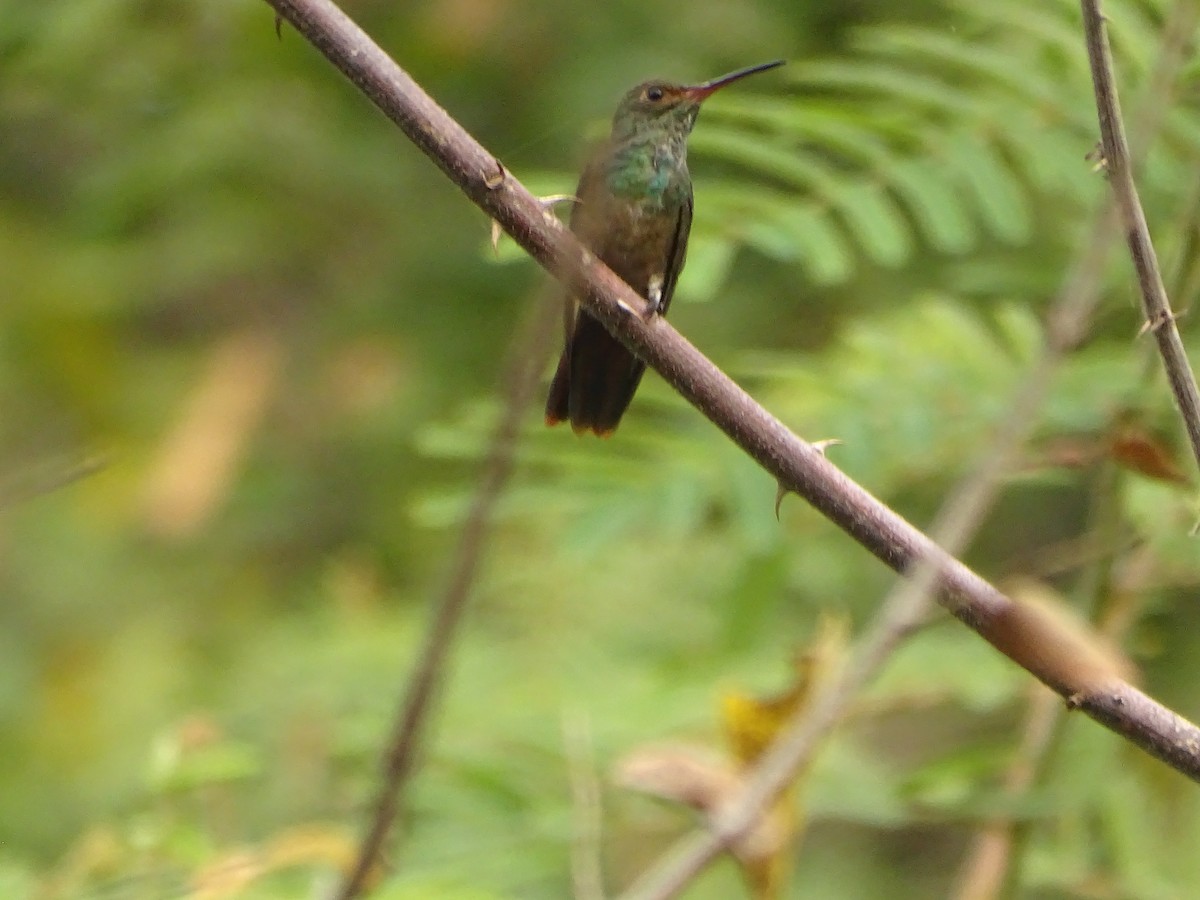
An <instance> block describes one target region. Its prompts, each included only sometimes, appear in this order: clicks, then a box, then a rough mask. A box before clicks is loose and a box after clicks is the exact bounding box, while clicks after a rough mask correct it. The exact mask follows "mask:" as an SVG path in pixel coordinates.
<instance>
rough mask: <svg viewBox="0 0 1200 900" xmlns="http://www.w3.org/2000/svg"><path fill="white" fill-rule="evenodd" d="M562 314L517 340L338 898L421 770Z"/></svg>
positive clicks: (542, 314)
mask: <svg viewBox="0 0 1200 900" xmlns="http://www.w3.org/2000/svg"><path fill="white" fill-rule="evenodd" d="M560 316H561V311H560V308H559V300H558V298H557V297H555V296H545V297H542V298H540V300H539V301H538V303H537V305H536V306H535V308H534V309H533V311H532V313H531V318H530V321H529V322H528V323H527V324H526V327H525V328H524V329H523V331H522V333H520V334H519V335H518V336H517V339H516V340H515V341H514V342H513V346H512V350H511V351H510V354H509V364H508V365H507V366H506V367H505V369H506V374H505V380H504V384H505V386H506V390H505V391H504V406H503V409H502V410H501V411H500V415H499V417H498V420H497V423H496V429H495V431H494V433H493V434H492V437H491V441H490V443H489V445H488V452H487V456H486V458H485V459H484V463H483V474H482V476H481V477H480V481H479V486H478V488H477V489H476V492H475V497H474V499H473V500H472V503H471V508H470V511H469V512H468V513H467V518H466V521H465V522H464V523H463V529H462V532H461V534H460V535H459V539H458V545H457V546H456V547H455V550H454V555H453V556H452V557H451V567H450V577H449V581H448V582H447V583H446V586H445V588H444V589H443V590H442V593H441V595H440V597H439V598H438V600H437V603H436V606H435V607H434V610H433V614H432V617H431V619H430V622H429V626H428V629H427V631H426V634H425V640H424V643H423V645H422V647H421V654H420V657H419V658H418V659H417V662H416V665H415V666H414V667H413V672H412V675H411V676H410V678H409V680H408V683H407V686H406V688H405V693H404V697H403V699H402V701H401V704H400V709H399V710H398V711H397V714H396V722H395V725H394V726H393V728H392V736H391V738H390V739H389V741H388V748H387V751H386V753H385V755H384V761H383V775H382V780H381V782H380V784H379V788H378V792H377V794H376V797H375V802H374V803H373V804H372V807H371V813H370V818H369V821H368V823H367V827H366V831H365V833H364V835H363V838H362V841H361V843H360V845H359V849H358V856H357V858H356V859H355V861H354V866H353V868H352V869H351V870H350V873H349V874H348V875H347V876H346V880H345V881H344V882H343V884H342V886H341V889H340V891H339V892H338V894H337V897H338V900H353V898H355V897H358V896H360V895H361V894H362V892H363V891H364V890H365V889H366V888H367V886H368V882H369V881H370V880H371V876H372V873H373V872H374V871H375V869H376V866H377V864H378V863H379V861H380V859H381V858H382V856H383V845H384V842H385V841H386V840H387V836H388V833H389V832H390V831H391V827H392V822H393V821H394V820H395V818H396V812H397V810H398V809H399V808H400V801H401V799H402V796H403V792H404V788H405V786H406V785H407V783H408V781H409V779H410V777H411V776H412V773H413V771H414V770H415V768H416V765H417V757H418V753H419V751H420V749H421V738H422V735H423V733H424V731H425V723H426V722H427V721H428V719H429V713H430V710H431V708H432V706H433V701H434V698H435V695H436V692H437V689H438V686H439V684H440V682H441V680H442V678H443V671H444V670H445V667H446V663H447V660H448V658H449V654H450V648H451V646H452V645H453V643H454V638H455V636H456V634H457V633H458V625H459V622H461V621H462V616H463V612H464V611H465V610H466V608H467V602H468V600H469V599H470V594H471V585H472V583H473V582H474V580H475V573H476V571H477V570H478V568H479V561H480V558H481V557H482V555H483V550H484V547H485V545H486V544H487V539H488V534H489V531H490V529H491V524H492V512H493V511H494V509H495V507H496V502H497V501H498V500H499V498H500V494H501V492H502V491H503V489H504V485H505V483H506V482H507V481H508V477H509V475H510V474H511V473H512V468H513V456H514V453H515V449H516V444H517V439H518V437H519V435H520V431H521V420H522V419H523V418H524V416H525V413H526V412H528V410H529V406H530V403H531V402H532V400H533V398H534V396H535V395H536V393H537V389H538V386H539V384H540V382H541V377H542V368H543V367H544V364H545V360H546V355H547V352H548V350H549V347H550V341H551V339H552V336H553V334H554V329H555V325H556V324H557V323H558V321H559V319H560Z"/></svg>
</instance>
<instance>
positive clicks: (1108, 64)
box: [1080, 0, 1200, 466]
mask: <svg viewBox="0 0 1200 900" xmlns="http://www.w3.org/2000/svg"><path fill="white" fill-rule="evenodd" d="M1080 7H1081V9H1082V10H1083V32H1084V38H1085V41H1086V43H1087V53H1088V60H1089V62H1090V63H1091V68H1092V84H1093V86H1094V88H1095V92H1096V110H1097V113H1098V115H1099V121H1100V139H1101V144H1102V146H1103V150H1104V165H1105V169H1106V171H1107V172H1108V178H1109V181H1110V182H1111V183H1112V189H1113V194H1114V196H1115V197H1116V199H1117V206H1118V207H1119V208H1120V210H1121V219H1122V221H1123V222H1124V224H1125V238H1126V240H1127V241H1128V243H1129V254H1130V256H1131V257H1132V259H1133V265H1134V268H1135V269H1136V270H1137V277H1138V287H1139V288H1140V289H1141V294H1142V309H1143V312H1144V313H1145V316H1146V324H1145V327H1146V328H1148V329H1149V330H1150V331H1151V332H1152V333H1153V334H1154V339H1155V341H1157V343H1158V352H1159V354H1160V355H1161V356H1162V359H1163V367H1164V369H1165V370H1166V373H1167V380H1168V381H1169V382H1170V384H1171V391H1172V392H1173V393H1174V395H1175V403H1176V405H1177V406H1178V407H1179V414H1180V415H1181V416H1182V417H1183V424H1184V428H1185V429H1186V430H1187V435H1188V440H1189V441H1190V442H1191V445H1192V455H1193V456H1194V457H1195V459H1196V464H1197V465H1198V466H1200V390H1197V388H1196V376H1195V375H1194V374H1193V373H1192V368H1191V365H1190V364H1189V363H1188V358H1187V353H1186V352H1185V351H1184V349H1183V340H1182V339H1181V338H1180V337H1179V329H1178V328H1177V327H1176V326H1175V313H1174V312H1172V311H1171V303H1170V301H1169V300H1168V299H1167V290H1166V288H1165V287H1164V286H1163V280H1162V274H1161V272H1160V271H1159V268H1158V257H1157V255H1156V254H1155V252H1154V244H1153V243H1152V242H1151V240H1150V229H1149V227H1148V226H1147V224H1146V215H1145V213H1144V212H1143V211H1142V204H1141V200H1139V198H1138V192H1137V185H1135V184H1134V181H1133V167H1132V165H1131V163H1130V161H1129V146H1128V144H1127V142H1126V140H1125V125H1124V123H1123V122H1122V120H1121V107H1120V103H1119V101H1118V99H1117V87H1116V79H1115V77H1114V75H1113V65H1112V53H1111V51H1110V50H1109V46H1108V34H1107V31H1106V29H1105V25H1104V21H1105V19H1104V14H1103V13H1102V12H1101V11H1100V0H1080Z"/></svg>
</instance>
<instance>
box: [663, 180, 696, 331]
mask: <svg viewBox="0 0 1200 900" xmlns="http://www.w3.org/2000/svg"><path fill="white" fill-rule="evenodd" d="M691 231H692V191H691V187H690V185H689V187H688V192H687V201H686V202H685V203H684V204H683V206H682V207H681V208H680V210H679V218H678V220H677V221H676V223H675V234H674V235H673V236H672V239H671V250H670V252H669V253H668V254H667V266H666V269H665V270H664V271H663V285H662V299H661V300H660V301H659V304H658V313H659V315H662V316H665V315H666V314H667V307H668V306H670V305H671V298H672V297H673V296H674V295H675V282H677V281H678V280H679V273H680V272H682V271H683V264H684V262H686V261H687V245H688V235H689V234H690V233H691Z"/></svg>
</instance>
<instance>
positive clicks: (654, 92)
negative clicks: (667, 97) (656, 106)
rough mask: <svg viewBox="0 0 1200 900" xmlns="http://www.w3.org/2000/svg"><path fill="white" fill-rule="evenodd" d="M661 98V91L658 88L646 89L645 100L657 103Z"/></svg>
mask: <svg viewBox="0 0 1200 900" xmlns="http://www.w3.org/2000/svg"><path fill="white" fill-rule="evenodd" d="M662 98H663V89H662V88H660V87H651V88H646V99H647V100H649V101H650V102H652V103H657V102H658V101H659V100H661V99H662Z"/></svg>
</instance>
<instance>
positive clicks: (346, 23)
mask: <svg viewBox="0 0 1200 900" xmlns="http://www.w3.org/2000/svg"><path fill="white" fill-rule="evenodd" d="M267 2H268V3H269V4H270V5H271V6H272V7H274V8H275V10H276V11H277V12H278V13H279V14H280V15H281V16H282V17H283V18H284V19H286V20H287V21H289V22H290V23H291V24H292V25H294V26H295V27H296V28H297V29H298V30H299V31H300V32H301V33H302V34H304V35H305V36H306V37H307V38H308V39H309V40H310V41H311V42H312V43H313V44H314V45H315V46H316V47H317V48H318V49H320V50H321V52H322V53H324V54H325V55H326V56H327V57H328V58H329V60H330V61H331V62H333V63H334V65H336V66H337V67H338V68H339V69H341V70H342V71H343V72H344V73H345V74H346V75H347V76H348V77H349V78H350V79H351V80H352V81H353V82H354V83H355V84H357V85H359V87H361V88H362V89H363V91H364V92H365V93H366V94H367V96H368V97H369V98H370V99H371V100H372V102H374V103H375V104H376V105H377V106H379V108H380V109H381V110H382V111H383V112H384V113H385V114H386V115H387V116H388V117H389V118H390V119H392V120H393V121H394V122H396V124H397V125H399V126H400V128H401V129H402V130H403V131H404V132H405V134H407V135H408V136H409V138H410V139H411V140H412V141H413V142H414V143H415V144H416V145H417V146H418V147H420V148H421V149H422V150H423V151H424V152H425V153H426V154H427V155H428V156H429V157H430V158H431V159H432V160H433V161H434V162H435V164H436V165H437V166H438V167H439V168H440V169H442V171H443V172H445V173H446V174H447V176H448V177H450V178H451V179H452V180H453V181H454V182H455V183H456V184H458V186H459V187H460V188H461V189H462V190H463V192H464V193H466V194H467V196H468V197H469V198H470V199H471V200H472V201H473V202H475V203H476V204H477V205H478V206H480V208H482V209H483V210H484V211H485V212H486V213H487V214H488V215H489V216H491V217H492V218H493V219H495V220H496V221H497V222H499V223H500V225H501V227H503V228H504V229H505V230H506V231H507V232H508V233H509V234H510V235H511V236H512V237H513V238H514V239H515V240H516V241H517V243H519V244H520V245H521V246H522V247H523V248H524V249H525V250H526V251H527V252H528V253H529V254H530V255H531V256H533V257H534V259H536V260H537V261H538V262H539V263H540V264H541V265H542V266H544V267H545V268H547V269H548V270H549V271H551V272H552V273H553V274H555V275H556V276H557V277H559V278H560V279H567V280H569V281H571V283H572V285H573V286H574V287H575V288H576V289H577V290H578V292H579V297H580V299H581V300H582V302H583V303H584V304H585V305H586V307H587V309H588V311H589V312H591V313H592V314H593V315H595V316H596V317H597V318H598V319H599V320H600V321H601V322H603V323H604V324H605V325H606V326H607V327H608V328H609V329H610V330H611V331H612V332H613V334H615V335H616V336H617V337H618V338H619V339H620V340H621V341H622V342H624V343H625V344H626V345H627V346H628V347H629V348H630V349H631V350H633V351H634V352H635V353H636V354H637V355H638V356H639V357H641V358H642V359H644V360H645V361H646V362H647V363H648V364H649V365H650V366H652V367H653V368H654V369H656V370H657V371H658V372H659V373H660V374H661V375H662V376H663V377H664V378H665V379H666V380H667V381H668V382H669V383H670V384H671V385H672V386H673V387H674V388H675V389H676V390H677V391H679V392H680V393H681V394H682V395H683V396H684V397H686V398H687V399H688V400H689V401H690V402H691V403H692V404H693V405H694V406H696V407H697V409H699V410H700V411H701V412H702V413H703V414H704V415H705V416H706V417H708V418H709V419H710V420H711V421H712V422H713V423H714V424H716V425H717V426H718V427H719V428H720V429H721V430H722V431H724V432H725V433H726V434H727V435H728V436H729V437H730V438H731V439H732V440H733V441H734V442H735V443H737V444H738V445H739V446H740V447H741V448H742V449H743V450H744V451H745V452H746V453H748V454H749V455H750V456H751V457H753V458H754V459H755V460H756V461H757V462H758V463H759V464H760V465H761V466H762V467H763V468H764V469H766V471H767V472H768V473H770V474H771V476H772V477H774V478H775V479H776V480H777V481H778V482H779V483H780V485H782V486H783V487H784V488H785V489H787V490H789V491H792V492H794V493H797V494H799V495H800V496H802V497H804V498H805V499H806V500H807V501H808V502H809V503H811V504H812V505H813V506H814V507H816V508H817V509H818V510H820V511H821V512H822V513H823V514H824V515H825V516H826V517H827V518H829V519H830V520H831V521H832V522H834V523H835V524H837V525H838V526H839V527H840V528H842V529H843V530H845V531H846V532H847V533H848V534H850V535H851V536H852V537H853V538H854V539H855V540H857V541H858V542H859V543H860V544H862V545H863V546H864V547H866V548H867V549H868V550H869V551H870V552H871V553H873V554H874V555H875V556H877V557H878V558H879V559H880V560H882V561H883V562H884V563H886V564H887V565H888V566H890V567H891V568H893V569H895V570H896V571H898V572H908V571H909V570H910V569H911V567H912V566H914V565H915V564H916V563H918V562H920V561H922V560H927V561H929V562H930V563H932V564H933V565H934V566H935V567H936V570H937V572H938V577H937V585H938V597H939V600H940V602H941V603H942V604H943V605H944V606H945V607H946V608H947V609H949V610H950V611H951V612H952V613H954V615H956V616H957V617H958V618H959V619H961V620H962V621H963V622H965V623H966V624H967V625H969V626H970V627H971V628H973V629H974V630H975V631H977V632H978V633H979V634H980V635H981V636H983V637H984V639H986V640H987V641H989V642H990V643H991V644H993V646H995V647H996V648H997V649H999V650H1000V651H1001V652H1003V653H1005V655H1007V656H1009V657H1010V658H1011V659H1013V660H1014V661H1015V662H1017V663H1018V664H1019V665H1021V666H1022V667H1024V668H1025V669H1027V670H1028V671H1029V672H1031V673H1032V674H1033V675H1034V676H1036V677H1037V678H1039V679H1040V680H1041V681H1043V682H1044V683H1045V684H1047V685H1048V686H1050V687H1051V688H1053V689H1054V690H1055V691H1057V692H1058V693H1060V694H1062V695H1063V696H1064V697H1067V698H1068V700H1069V702H1070V704H1071V706H1072V707H1073V708H1078V709H1081V710H1083V711H1084V712H1086V713H1087V714H1088V715H1089V716H1091V717H1092V718H1094V719H1096V720H1097V721H1098V722H1100V723H1102V724H1103V725H1105V726H1106V727H1108V728H1110V729H1111V730H1113V731H1115V732H1117V733H1118V734H1121V735H1123V736H1124V737H1126V738H1128V739H1129V740H1131V741H1133V742H1134V743H1136V744H1137V745H1138V746H1140V747H1142V748H1143V749H1145V750H1146V751H1147V752H1149V753H1151V754H1152V755H1154V756H1156V757H1158V758H1159V759H1161V760H1163V761H1165V762H1166V763H1167V764H1168V765H1170V766H1172V767H1173V768H1175V769H1177V770H1178V771H1180V772H1182V773H1184V774H1186V775H1187V776H1188V777H1190V778H1192V779H1195V780H1200V729H1197V728H1196V726H1195V725H1193V724H1192V723H1190V722H1188V721H1187V720H1185V719H1183V718H1182V717H1181V716H1178V715H1177V714H1175V713H1174V712H1172V711H1171V710H1169V709H1167V708H1166V707H1164V706H1162V705H1161V704H1159V703H1157V702H1156V701H1155V700H1153V699H1152V698H1150V697H1148V696H1147V695H1146V694H1144V693H1142V692H1141V691H1139V690H1137V689H1136V688H1135V687H1133V686H1132V685H1130V684H1128V683H1127V682H1125V681H1123V680H1121V679H1119V678H1117V677H1115V676H1111V675H1108V674H1106V673H1100V672H1095V671H1092V670H1091V669H1089V668H1088V667H1087V666H1084V667H1083V669H1084V671H1083V672H1080V671H1079V667H1077V666H1075V665H1073V664H1072V662H1071V659H1070V658H1069V657H1070V653H1069V648H1068V652H1067V653H1066V654H1062V653H1045V652H1031V651H1030V647H1031V646H1036V645H1037V642H1036V641H1035V642H1031V641H1030V640H1029V638H1030V637H1031V635H1030V634H1028V633H1027V628H1028V620H1026V619H1025V618H1024V617H1022V616H1021V615H1020V614H1019V611H1018V609H1017V606H1016V604H1014V603H1013V601H1011V600H1010V599H1009V598H1007V597H1006V596H1004V595H1003V594H1002V593H1001V592H1000V591H998V590H997V589H996V588H995V587H993V586H992V585H991V584H989V583H988V582H986V581H985V580H984V579H982V578H980V577H979V576H978V575H977V574H975V573H974V572H972V571H971V570H970V569H968V568H967V567H966V566H965V565H963V564H962V563H961V562H958V561H957V560H955V559H954V558H952V557H951V556H949V555H948V554H946V553H945V552H944V551H943V550H941V549H940V548H939V547H938V546H937V545H936V544H935V543H934V542H933V541H932V540H930V539H929V538H928V537H927V536H926V535H924V534H923V533H921V532H920V531H919V530H918V529H916V528H914V527H913V526H912V525H911V524H909V523H908V522H907V521H905V520H904V519H903V518H902V517H901V516H899V515H898V514H896V513H895V512H893V511H892V510H891V509H889V508H888V507H887V506H885V505H884V504H883V503H881V502H880V501H878V500H877V499H875V498H874V497H873V496H871V495H870V494H869V493H868V492H867V491H866V490H865V489H863V488H862V487H860V486H859V485H858V484H856V483H855V482H854V481H852V480H851V479H850V478H849V477H847V476H846V475H845V474H844V473H843V472H841V471H840V470H839V469H838V468H837V467H836V466H834V465H833V464H832V463H830V462H829V461H828V460H826V459H825V458H824V456H823V455H822V454H821V453H820V452H819V451H818V450H817V449H816V448H814V447H813V446H812V445H811V444H809V443H807V442H805V441H803V440H801V439H800V438H799V437H797V436H796V435H795V434H793V433H792V432H791V431H789V430H788V429H787V428H786V427H785V426H784V425H783V424H782V423H781V422H780V421H779V420H777V419H775V418H774V417H773V416H771V415H770V414H769V413H768V412H767V411H766V410H765V409H763V408H762V407H761V406H759V405H758V404H757V403H755V402H754V400H753V399H752V398H751V397H750V396H749V395H748V394H746V392H745V391H743V390H742V389H741V388H739V387H738V386H737V385H736V384H734V383H733V381H731V380H730V379H729V378H728V377H727V376H726V375H725V374H724V373H722V372H721V371H720V370H719V369H717V367H716V366H714V365H713V364H712V363H711V362H710V361H709V360H708V359H707V358H705V357H704V356H703V355H702V354H701V353H700V352H699V351H698V350H696V348H695V347H693V346H692V345H691V344H690V343H688V342H687V341H686V340H685V339H684V338H683V337H681V336H680V335H679V333H678V332H676V331H675V330H674V329H673V328H672V327H671V326H670V325H669V324H668V323H667V322H666V321H665V320H664V319H662V318H661V317H656V318H652V319H650V320H648V321H647V320H644V319H643V318H642V317H641V316H640V315H639V314H638V313H637V312H636V311H638V310H641V309H642V308H643V305H644V301H643V300H642V299H641V298H640V297H639V296H638V295H637V294H636V293H635V292H634V291H633V290H632V289H631V288H629V287H628V286H627V285H625V284H624V283H623V282H622V281H621V280H620V279H619V278H617V277H616V276H615V275H614V274H613V273H612V272H611V271H610V270H609V269H608V268H607V267H605V266H604V265H602V264H601V263H599V262H598V261H596V260H595V259H594V258H593V257H592V256H591V254H589V253H588V252H587V251H586V250H585V249H584V248H583V247H582V246H581V245H580V244H579V243H578V242H577V241H576V240H575V239H574V238H573V236H571V235H570V234H569V233H567V232H566V230H565V229H564V228H563V227H562V226H561V225H560V224H559V223H558V221H557V220H556V219H555V218H553V216H551V215H549V214H548V213H546V212H545V211H544V210H543V208H542V206H541V205H540V204H539V203H538V201H537V199H536V198H535V197H533V196H532V195H531V194H530V193H529V192H528V191H527V190H525V188H524V187H523V186H521V185H520V184H519V183H518V182H517V181H516V179H514V178H513V177H512V176H510V175H509V174H508V173H507V171H506V170H505V169H504V167H503V166H502V165H501V164H500V162H499V161H498V160H496V159H495V157H493V156H492V155H491V154H490V153H488V152H487V151H486V150H485V149H484V148H483V147H482V146H480V145H479V144H478V143H477V142H476V141H475V140H474V139H473V138H472V137H471V136H470V135H469V134H468V133H467V132H466V131H465V130H464V129H463V128H462V127H461V126H460V125H458V123H456V122H455V121H454V120H453V119H452V118H451V117H450V116H449V115H448V114H447V113H446V112H445V111H444V110H442V109H441V108H440V107H438V106H437V104H436V103H434V101H433V100H432V99H430V98H429V97H428V96H427V95H426V94H425V93H424V92H423V91H422V90H421V89H420V87H419V86H418V85H417V84H416V83H415V82H414V81H413V80H412V79H411V78H410V77H409V76H408V75H407V74H406V73H405V72H404V71H402V70H401V69H400V68H399V67H398V66H396V64H395V63H394V62H392V61H391V60H390V59H389V58H388V56H387V55H386V54H385V53H384V52H383V51H382V50H381V49H379V48H378V47H377V46H376V45H374V44H373V43H372V42H371V41H370V39H369V38H368V37H367V36H366V35H365V34H364V33H363V32H362V31H361V30H360V29H359V28H358V27H357V26H356V25H354V23H353V22H351V21H350V20H349V19H348V18H347V17H346V16H345V15H344V14H343V13H342V12H341V11H340V10H338V9H337V7H336V6H334V5H333V4H332V3H330V2H329V0H267ZM764 509H765V510H766V509H769V504H768V503H767V501H764Z"/></svg>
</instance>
